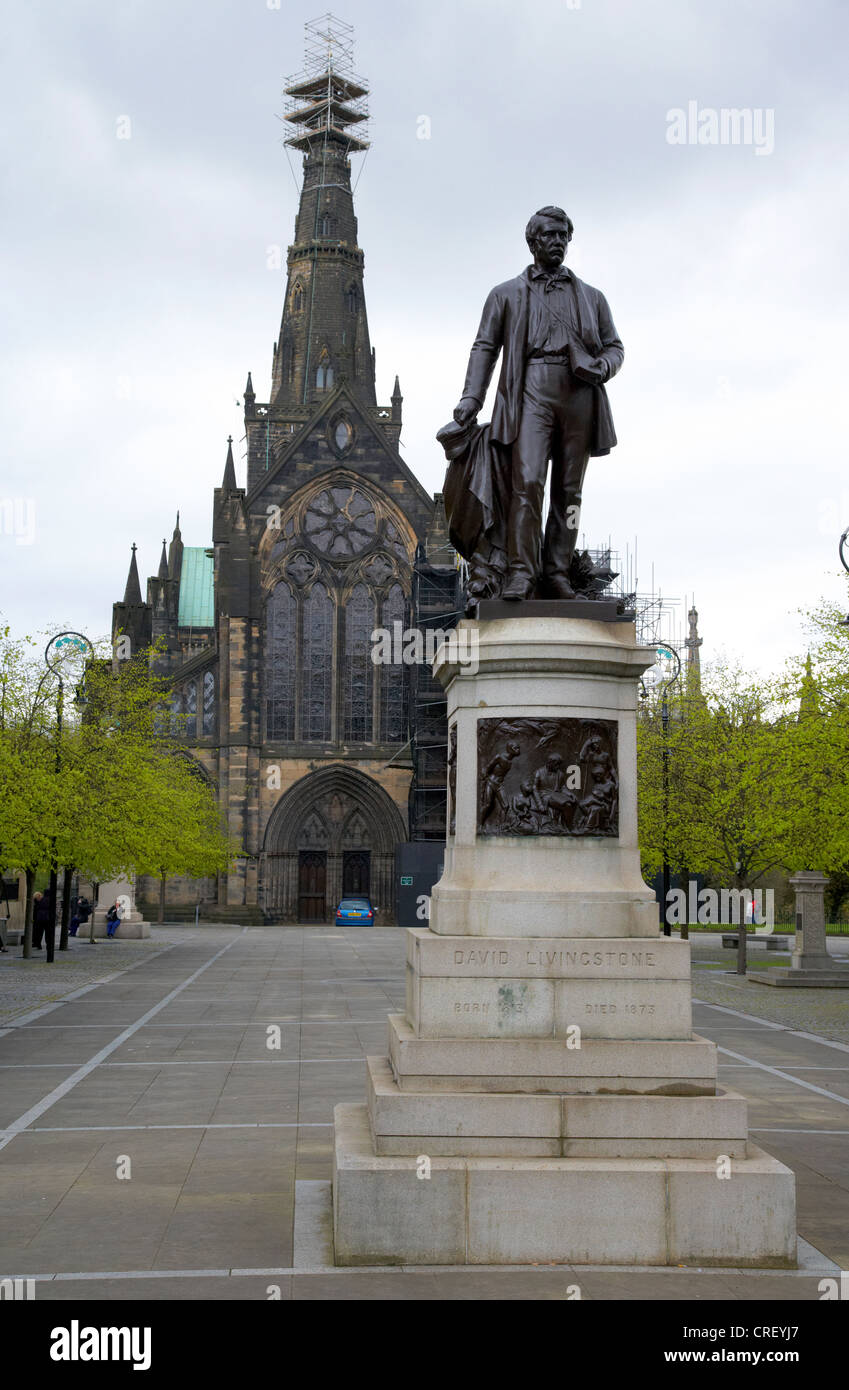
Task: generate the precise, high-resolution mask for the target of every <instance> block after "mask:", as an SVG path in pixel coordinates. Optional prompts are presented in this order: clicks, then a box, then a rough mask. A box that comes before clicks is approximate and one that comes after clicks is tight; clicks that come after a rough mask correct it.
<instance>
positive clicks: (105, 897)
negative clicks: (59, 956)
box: [80, 877, 150, 940]
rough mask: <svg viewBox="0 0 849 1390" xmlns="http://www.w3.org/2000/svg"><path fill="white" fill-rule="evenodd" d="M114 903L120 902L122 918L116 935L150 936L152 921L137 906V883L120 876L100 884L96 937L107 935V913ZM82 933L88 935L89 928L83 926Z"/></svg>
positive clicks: (95, 913)
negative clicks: (143, 915)
mask: <svg viewBox="0 0 849 1390" xmlns="http://www.w3.org/2000/svg"><path fill="white" fill-rule="evenodd" d="M113 903H117V904H118V915H119V917H120V918H121V924H120V926H118V927H117V928H116V930H115V936H116V937H121V938H123V939H124V940H127V939H129V938H133V937H145V936H150V923H149V922H148V921H147V920H146V918H144V917H142V915H141V913H140V912H139V910H138V908H137V907H136V890H135V884H134V883H133V882H132V881H131V880H130V879H127V878H121V877H118V878H114V879H112V880H111V881H110V882H109V883H101V884H100V885H99V886H98V890H97V907H96V908H95V912H94V935H95V937H100V936H106V914H107V912H108V911H109V909H110V907H111V906H112V904H113ZM80 935H81V936H86V935H88V930H87V929H86V928H82V929H81V931H80Z"/></svg>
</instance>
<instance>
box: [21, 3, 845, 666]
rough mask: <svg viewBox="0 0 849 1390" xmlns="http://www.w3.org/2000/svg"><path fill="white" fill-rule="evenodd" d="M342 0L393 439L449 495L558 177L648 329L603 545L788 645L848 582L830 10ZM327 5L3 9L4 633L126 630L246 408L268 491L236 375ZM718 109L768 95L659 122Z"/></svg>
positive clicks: (834, 31) (835, 72) (286, 198)
mask: <svg viewBox="0 0 849 1390" xmlns="http://www.w3.org/2000/svg"><path fill="white" fill-rule="evenodd" d="M335 3H336V9H335V13H336V14H338V16H339V17H340V18H341V19H344V20H346V21H348V22H350V23H352V24H353V25H354V26H355V29H356V54H355V62H356V69H357V71H358V72H360V73H361V74H362V75H364V76H365V77H366V79H367V80H368V82H369V84H370V87H371V97H370V106H371V116H372V118H371V128H370V133H371V138H372V141H373V145H372V148H371V150H370V151H369V153H368V155H367V156H366V157H365V159H363V157H362V156H358V157H355V158H354V160H353V164H354V178H355V179H356V180H357V188H356V211H357V214H358V218H359V232H360V244H361V246H362V247H363V249H364V251H365V257H366V296H367V304H368V311H369V323H370V329H371V338H372V342H373V344H374V345H375V347H376V351H377V372H378V399H379V400H381V401H383V400H387V399H388V397H389V394H390V392H391V390H392V383H393V380H394V375H395V373H396V372H398V373H399V375H400V378H401V387H402V391H403V393H404V430H403V436H402V453H403V455H404V458H405V459H406V461H407V463H408V464H409V465H410V467H411V468H412V469H413V470H414V472H415V473H416V474H417V475H418V476H419V477H420V478H421V480H422V481H423V483H424V484H425V485H426V486H427V487H428V488H429V490H430V491H431V492H433V491H437V490H439V489H440V487H441V483H442V476H443V471H444V458H443V455H442V452H441V450H440V449H439V446H438V445H437V444H436V443H435V441H434V439H433V436H434V434H435V432H436V430H437V429H438V428H439V427H440V426H441V425H442V424H444V423H445V421H446V420H447V419H448V418H449V417H450V415H451V411H452V409H453V407H454V405H455V404H456V402H457V399H458V397H459V394H460V389H461V386H462V382H463V376H464V372H465V366H466V360H467V356H468V351H469V347H470V345H471V342H472V339H473V337H474V334H475V330H476V327H477V322H478V318H479V315H480V310H481V306H482V304H483V300H484V298H485V296H486V293H487V291H488V290H489V289H490V288H491V286H492V285H493V284H495V283H497V282H499V281H501V280H504V279H507V278H509V277H510V276H512V275H515V274H517V273H518V272H519V271H520V270H521V269H522V267H523V266H524V265H525V264H527V261H528V254H527V250H526V247H525V243H524V237H523V230H524V225H525V222H526V220H527V218H528V216H529V214H530V213H531V212H533V211H534V209H536V208H537V207H539V206H540V205H543V204H547V203H557V204H560V205H561V206H563V207H565V208H566V209H567V211H568V212H569V213H570V215H571V216H572V218H573V220H574V222H575V236H574V240H573V241H572V244H571V246H570V251H569V263H570V264H571V265H573V266H574V268H575V270H576V271H577V273H578V274H579V275H580V276H582V277H583V278H584V279H585V280H588V281H589V282H590V283H591V284H593V285H597V286H598V287H599V288H600V289H602V290H603V291H604V293H605V294H606V296H607V298H608V300H609V302H610V305H611V309H612V311H613V316H614V319H615V322H616V325H617V328H618V330H619V333H620V336H621V337H622V339H623V341H624V343H625V364H624V367H623V369H622V372H621V374H620V375H619V376H618V377H617V378H616V379H615V381H614V382H613V384H612V385H611V386H610V387H609V394H610V399H611V404H612V408H613V414H614V419H615V422H616V427H617V432H618V435H619V440H620V443H619V446H618V447H617V448H616V449H615V450H614V451H613V453H612V454H611V455H610V456H609V457H607V458H603V459H596V460H593V461H591V464H590V468H589V472H588V477H587V482H586V485H585V490H584V498H585V501H584V513H583V530H584V532H585V534H586V538H587V541H588V542H589V543H590V544H597V543H600V542H602V541H606V539H607V537H608V536H610V537H611V539H612V543H613V545H614V547H617V548H619V549H620V550H624V548H625V546H626V545H629V546H631V547H632V548H633V543H634V539H635V537H636V538H637V539H638V547H639V582H640V587H641V588H648V587H649V586H650V584H651V578H652V566H653V567H654V580H655V586H656V587H657V588H658V589H659V590H660V591H661V592H662V593H663V594H665V595H669V596H671V597H678V598H681V599H684V598H685V596H691V595H695V599H696V603H697V606H698V609H699V613H700V627H701V632H702V635H703V637H704V642H705V645H704V648H703V655H704V656H712V655H716V654H717V652H718V651H720V650H724V651H725V652H726V653H728V654H729V655H732V656H735V657H737V658H739V659H740V660H741V661H743V662H744V663H745V664H747V665H750V666H752V667H754V668H759V669H768V668H769V667H774V666H776V665H779V664H780V663H781V662H782V661H783V659H784V657H785V656H786V655H787V654H789V653H791V652H792V651H794V650H798V649H799V647H800V645H801V644H802V640H803V639H802V635H801V627H800V623H799V619H798V617H797V610H798V609H799V608H800V607H805V606H809V605H812V604H814V603H815V602H816V601H817V599H818V598H819V597H820V596H821V595H823V594H825V595H829V596H831V597H833V598H840V597H841V595H842V594H843V593H844V592H845V587H844V585H843V583H842V579H841V577H840V576H841V574H842V572H841V571H840V568H839V562H838V559H837V541H838V537H839V535H840V532H841V531H842V530H843V528H844V527H845V526H849V480H847V469H846V445H845V441H844V430H845V416H846V412H845V409H844V408H843V400H844V399H845V366H846V354H845V348H844V341H845V332H846V330H845V324H846V317H847V305H846V298H847V295H846V286H847V271H846V264H845V261H846V257H845V247H846V225H847V213H849V209H848V208H847V203H849V198H847V181H846V160H845V149H846V137H847V130H849V111H847V106H849V100H848V99H847V83H846V69H845V61H846V60H845V54H846V40H847V33H846V30H847V6H846V5H845V3H843V0H833V2H832V0H640V3H635V2H634V0H580V3H577V0H572V3H569V0H534V4H532V5H517V4H516V3H515V0H428V3H426V4H422V3H415V4H413V3H409V0H380V2H379V3H378V0H335ZM318 13H321V11H320V9H318V8H317V9H315V10H314V9H312V8H302V7H301V6H300V5H298V4H296V3H293V2H292V0H280V8H276V7H275V0H268V3H266V0H204V2H203V3H189V0H88V3H86V2H85V0H66V2H65V3H62V0H27V3H26V4H25V5H20V6H17V7H16V8H15V12H14V14H10V15H8V16H7V18H6V22H5V25H4V35H3V45H2V48H3V52H2V56H0V76H1V77H2V88H1V90H2V96H1V97H0V101H2V105H3V107H4V108H5V109H4V111H3V120H2V129H3V133H4V140H3V146H4V148H3V156H2V190H3V204H4V207H3V220H2V225H3V234H2V289H0V294H2V302H3V311H4V312H3V320H4V325H5V329H4V332H3V334H2V353H3V362H2V371H0V396H1V397H2V402H3V429H2V441H3V449H4V454H5V458H4V467H3V476H2V480H0V505H2V529H0V558H1V559H2V573H3V584H2V592H0V610H2V612H3V613H4V615H5V618H6V620H7V621H9V622H11V624H12V626H13V628H14V630H15V631H16V632H18V633H21V632H23V631H33V630H36V629H41V628H43V627H44V626H45V625H46V624H48V623H55V622H60V623H63V624H67V625H69V626H73V627H76V628H80V629H82V630H83V631H85V632H87V633H89V634H90V635H92V636H96V635H102V634H104V633H108V631H109V626H110V621H111V604H112V602H113V601H114V600H115V599H118V598H120V597H121V596H122V594H123V588H124V583H125V579H126V572H127V565H128V560H129V552H130V543H131V542H132V541H136V542H137V544H138V547H139V564H140V571H141V574H142V584H143V585H144V579H145V577H146V576H147V575H148V574H151V573H154V572H155V570H156V568H157V565H158V559H159V549H160V544H161V540H162V538H163V536H169V537H170V534H171V531H172V528H173V525H174V514H175V512H176V510H177V508H178V507H179V508H180V512H181V520H182V532H183V539H184V542H185V543H186V544H188V545H203V544H208V543H209V542H210V539H211V524H212V516H211V513H212V489H213V487H214V486H216V485H217V484H218V483H219V482H220V479H221V474H222V471H223V465H224V458H225V453H226V438H227V435H228V434H229V433H232V434H233V436H234V438H235V439H236V440H237V441H239V444H238V454H237V459H239V460H240V461H239V462H238V463H237V472H238V474H239V481H240V482H243V481H244V462H243V456H244V444H243V443H242V442H241V441H242V438H243V432H244V430H243V421H242V415H241V411H240V409H239V405H238V404H237V402H239V401H240V399H241V392H242V389H243V387H244V383H245V378H246V375H247V372H248V369H251V370H252V372H253V380H254V386H255V389H256V391H257V397H258V399H260V400H263V399H267V393H268V389H269V377H270V367H271V350H272V344H273V340H274V338H275V336H276V333H277V329H278V325H279V320H280V312H281V307H282V298H283V290H284V285H285V247H286V246H287V245H288V243H289V242H290V241H291V239H292V233H293V227H294V217H295V212H296V208H297V188H296V182H295V179H296V177H297V178H298V179H299V178H300V162H301V161H300V156H299V155H298V154H297V153H296V152H295V151H289V152H288V155H289V158H288V160H287V152H286V150H285V149H284V147H283V145H282V139H281V137H282V135H283V133H284V130H283V126H282V125H281V123H280V121H279V120H278V119H277V114H276V113H280V112H281V111H282V108H283V98H282V88H283V84H284V80H285V78H286V77H287V76H288V75H289V74H292V73H294V72H297V71H298V70H299V69H300V67H301V66H302V62H303V24H304V21H305V20H308V19H312V18H314V17H315V16H316V14H318ZM691 103H693V104H694V105H693V107H692V108H691V106H690V104H691ZM722 108H729V109H730V108H733V109H735V110H737V111H741V110H745V111H747V112H749V113H751V122H752V130H751V141H750V143H748V144H746V143H737V144H731V143H725V144H722V143H718V144H717V143H702V144H693V143H684V144H681V143H678V144H675V143H670V137H671V136H675V134H676V131H677V133H678V136H679V138H681V130H680V128H679V125H678V124H676V120H677V118H676V117H675V116H674V115H670V113H674V112H675V111H683V112H685V113H687V112H688V111H690V112H691V114H690V115H689V119H690V121H691V122H692V121H693V114H692V112H695V118H696V120H697V121H698V122H699V123H700V127H701V129H702V131H703V136H704V138H705V139H706V140H709V139H710V138H711V133H712V132H711V124H710V122H711V116H710V112H711V111H716V112H717V113H721V110H722ZM423 116H426V117H428V118H429V137H430V138H428V139H421V138H419V136H420V134H421V133H423V132H426V131H427V126H426V123H424V122H422V120H421V118H422V117H423ZM698 128H699V126H698V125H697V126H691V129H692V130H693V131H694V132H697V130H698ZM741 128H742V127H741ZM128 132H129V134H130V137H131V138H129V139H127V138H119V135H126V134H127V133H128ZM743 133H744V135H745V133H746V132H745V129H744V131H743ZM721 134H722V132H721V130H720V136H721ZM727 134H728V132H727V131H726V136H727ZM683 138H684V139H685V140H686V139H688V138H689V137H688V131H687V130H686V129H684V134H683ZM290 164H291V167H290ZM275 245H279V246H281V247H282V248H283V250H284V261H283V264H284V269H283V270H282V271H281V270H273V271H272V270H269V269H268V268H267V262H268V248H269V247H270V246H275ZM490 404H491V398H490V401H489V402H488V403H487V408H486V410H485V411H484V413H483V415H482V417H481V418H482V419H483V418H488V416H489V406H490Z"/></svg>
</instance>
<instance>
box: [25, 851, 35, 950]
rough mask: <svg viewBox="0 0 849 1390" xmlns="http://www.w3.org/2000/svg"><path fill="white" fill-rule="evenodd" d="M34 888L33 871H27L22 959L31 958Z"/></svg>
mask: <svg viewBox="0 0 849 1390" xmlns="http://www.w3.org/2000/svg"><path fill="white" fill-rule="evenodd" d="M34 888H35V869H27V910H26V914H25V916H24V951H23V954H24V959H25V960H29V959H30V957H31V956H32V909H33V901H32V894H33V889H34Z"/></svg>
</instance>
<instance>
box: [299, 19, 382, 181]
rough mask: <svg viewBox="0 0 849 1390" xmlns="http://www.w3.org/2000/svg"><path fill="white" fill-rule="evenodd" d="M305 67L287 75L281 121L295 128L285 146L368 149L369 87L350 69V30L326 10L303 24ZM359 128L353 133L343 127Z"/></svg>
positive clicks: (356, 150) (350, 27) (351, 54)
mask: <svg viewBox="0 0 849 1390" xmlns="http://www.w3.org/2000/svg"><path fill="white" fill-rule="evenodd" d="M304 31H305V40H304V66H303V68H302V70H301V72H299V73H297V74H295V75H294V76H292V77H290V78H287V80H286V85H285V87H284V91H285V93H286V95H287V96H288V97H289V101H288V102H287V103H286V106H285V111H284V119H285V120H286V121H288V123H289V124H290V125H291V126H294V127H295V129H294V131H293V132H292V134H291V135H289V136H287V137H286V142H285V143H286V144H287V145H290V146H292V148H294V149H296V150H302V151H303V152H304V153H305V154H308V153H309V152H310V150H312V149H313V148H314V147H315V144H316V142H317V139H320V140H321V141H322V142H324V141H326V140H336V141H339V142H341V143H343V144H344V145H345V146H346V151H347V152H349V153H350V152H353V153H360V152H361V151H363V150H367V149H368V147H369V140H368V138H367V129H368V126H367V122H368V106H367V104H366V98H367V97H368V87H367V85H366V83H365V82H364V81H363V80H362V78H360V77H357V75H356V74H355V72H354V28H353V25H351V24H345V23H344V22H343V21H342V20H341V19H336V17H335V16H334V15H332V14H330V13H328V14H325V15H322V16H321V17H320V18H319V19H312V20H310V21H309V23H307V24H305V25H304ZM351 125H355V126H357V134H356V135H354V134H353V133H352V132H351V131H350V130H348V129H347V128H346V127H348V126H351Z"/></svg>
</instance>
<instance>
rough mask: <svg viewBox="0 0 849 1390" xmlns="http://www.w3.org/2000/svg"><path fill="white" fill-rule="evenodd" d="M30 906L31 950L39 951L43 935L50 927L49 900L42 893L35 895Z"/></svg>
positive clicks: (42, 942)
mask: <svg viewBox="0 0 849 1390" xmlns="http://www.w3.org/2000/svg"><path fill="white" fill-rule="evenodd" d="M32 904H33V905H32V949H33V950H34V951H40V950H41V948H42V946H43V944H44V933H45V932H46V931H47V928H48V926H49V925H50V898H49V897H48V896H47V895H46V894H44V893H36V894H34V896H33V900H32Z"/></svg>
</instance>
